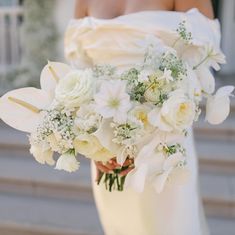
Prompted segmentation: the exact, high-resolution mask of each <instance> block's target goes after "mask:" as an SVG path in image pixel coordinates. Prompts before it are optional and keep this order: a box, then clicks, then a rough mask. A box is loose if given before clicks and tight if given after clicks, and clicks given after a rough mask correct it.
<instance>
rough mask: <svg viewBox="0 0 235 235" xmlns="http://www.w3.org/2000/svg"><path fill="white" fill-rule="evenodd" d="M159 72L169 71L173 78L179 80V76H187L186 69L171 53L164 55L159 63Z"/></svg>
mask: <svg viewBox="0 0 235 235" xmlns="http://www.w3.org/2000/svg"><path fill="white" fill-rule="evenodd" d="M159 69H160V70H162V71H164V70H165V69H167V70H170V71H171V75H172V77H173V78H179V77H180V75H187V69H186V67H185V65H184V63H183V61H182V60H181V59H179V58H178V57H177V56H176V55H174V54H173V53H164V54H163V56H162V58H161V61H160V67H159Z"/></svg>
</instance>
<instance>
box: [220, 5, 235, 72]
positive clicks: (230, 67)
mask: <svg viewBox="0 0 235 235" xmlns="http://www.w3.org/2000/svg"><path fill="white" fill-rule="evenodd" d="M220 18H221V24H222V49H223V52H224V53H225V55H226V57H227V64H226V65H224V66H223V68H222V70H221V73H223V74H226V75H227V74H235V1H234V0H226V1H225V0H224V1H223V0H222V1H221V9H220Z"/></svg>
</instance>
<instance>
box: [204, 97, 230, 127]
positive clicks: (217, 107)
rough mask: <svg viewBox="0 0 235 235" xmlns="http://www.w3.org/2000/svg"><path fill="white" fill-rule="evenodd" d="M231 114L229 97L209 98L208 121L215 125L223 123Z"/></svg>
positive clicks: (207, 106) (207, 105)
mask: <svg viewBox="0 0 235 235" xmlns="http://www.w3.org/2000/svg"><path fill="white" fill-rule="evenodd" d="M229 113H230V100H229V97H228V96H224V97H219V98H216V97H213V96H212V97H209V98H208V99H207V104H206V120H207V121H208V122H209V123H210V124H213V125H217V124H220V123H222V122H223V121H224V120H225V119H226V118H227V117H228V115H229Z"/></svg>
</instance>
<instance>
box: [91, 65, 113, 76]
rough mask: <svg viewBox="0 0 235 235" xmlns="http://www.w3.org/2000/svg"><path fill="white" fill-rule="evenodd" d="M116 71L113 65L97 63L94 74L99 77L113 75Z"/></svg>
mask: <svg viewBox="0 0 235 235" xmlns="http://www.w3.org/2000/svg"><path fill="white" fill-rule="evenodd" d="M115 72H116V68H115V67H113V66H111V65H96V66H94V68H93V73H94V76H95V77H97V78H99V77H107V78H110V77H112V76H113V75H114V74H115Z"/></svg>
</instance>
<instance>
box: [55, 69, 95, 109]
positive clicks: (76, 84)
mask: <svg viewBox="0 0 235 235" xmlns="http://www.w3.org/2000/svg"><path fill="white" fill-rule="evenodd" d="M94 82H95V81H94V79H93V75H92V71H91V70H89V69H87V70H83V71H82V70H73V71H71V72H70V73H68V74H67V75H66V76H65V77H64V78H63V79H61V80H60V81H59V83H58V85H57V87H56V90H55V97H56V100H57V101H58V102H60V103H61V104H63V105H64V106H65V107H68V108H75V107H79V106H80V105H81V104H83V103H85V102H87V101H89V100H91V98H92V94H93V88H94Z"/></svg>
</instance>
